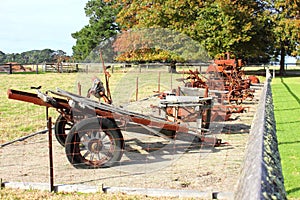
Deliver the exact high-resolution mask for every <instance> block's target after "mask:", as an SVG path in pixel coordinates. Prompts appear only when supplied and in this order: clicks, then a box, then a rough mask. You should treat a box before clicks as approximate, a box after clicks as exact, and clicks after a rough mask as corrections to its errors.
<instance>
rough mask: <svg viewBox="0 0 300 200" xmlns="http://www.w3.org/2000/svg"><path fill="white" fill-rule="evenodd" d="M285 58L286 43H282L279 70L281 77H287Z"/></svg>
mask: <svg viewBox="0 0 300 200" xmlns="http://www.w3.org/2000/svg"><path fill="white" fill-rule="evenodd" d="M284 58H285V48H284V43H283V42H282V43H281V50H280V70H279V74H280V76H285V75H286V73H285V68H284V64H285V62H284Z"/></svg>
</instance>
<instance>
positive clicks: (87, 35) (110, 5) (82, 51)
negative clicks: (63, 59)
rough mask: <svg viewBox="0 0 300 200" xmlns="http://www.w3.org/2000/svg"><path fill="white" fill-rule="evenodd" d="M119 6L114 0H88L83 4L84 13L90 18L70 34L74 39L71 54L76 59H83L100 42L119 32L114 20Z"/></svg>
mask: <svg viewBox="0 0 300 200" xmlns="http://www.w3.org/2000/svg"><path fill="white" fill-rule="evenodd" d="M118 12H119V6H115V1H109V2H108V1H103V0H89V1H88V2H87V4H86V6H85V14H86V16H87V17H89V18H90V20H89V24H88V25H86V26H84V27H83V28H82V29H81V30H80V31H77V32H75V33H73V34H72V37H73V38H74V39H76V45H75V46H73V48H72V49H73V56H74V58H75V59H76V60H84V59H85V58H86V57H87V56H88V55H89V54H90V53H91V52H92V50H93V49H94V48H96V47H97V46H98V45H100V43H101V42H103V41H105V40H106V39H109V38H111V37H112V36H114V35H116V34H117V33H118V32H119V26H118V24H117V23H116V22H115V19H116V15H117V13H118Z"/></svg>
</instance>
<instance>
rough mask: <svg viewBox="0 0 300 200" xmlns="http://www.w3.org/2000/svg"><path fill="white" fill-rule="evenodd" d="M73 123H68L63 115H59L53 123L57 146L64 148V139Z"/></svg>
mask: <svg viewBox="0 0 300 200" xmlns="http://www.w3.org/2000/svg"><path fill="white" fill-rule="evenodd" d="M73 125H74V123H73V122H71V121H68V120H67V119H66V118H65V117H64V116H63V115H61V114H60V115H59V116H58V118H57V119H56V122H55V128H54V130H55V137H56V139H57V141H58V142H59V144H61V145H62V146H63V147H64V146H65V142H66V138H67V135H68V133H69V132H70V130H71V128H72V127H73Z"/></svg>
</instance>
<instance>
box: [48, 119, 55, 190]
mask: <svg viewBox="0 0 300 200" xmlns="http://www.w3.org/2000/svg"><path fill="white" fill-rule="evenodd" d="M47 126H48V140H49V141H48V142H49V170H50V192H53V191H54V173H53V151H52V122H51V117H49V118H48V122H47Z"/></svg>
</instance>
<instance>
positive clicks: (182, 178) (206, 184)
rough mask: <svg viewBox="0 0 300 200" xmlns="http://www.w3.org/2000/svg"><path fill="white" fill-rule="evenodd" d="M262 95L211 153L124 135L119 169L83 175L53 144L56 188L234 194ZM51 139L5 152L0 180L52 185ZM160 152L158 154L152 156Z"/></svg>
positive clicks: (186, 145)
mask: <svg viewBox="0 0 300 200" xmlns="http://www.w3.org/2000/svg"><path fill="white" fill-rule="evenodd" d="M259 95H260V91H256V93H255V99H254V100H253V101H251V102H250V101H249V102H245V104H244V105H246V106H249V112H247V113H241V114H234V115H232V118H234V119H235V120H232V121H228V122H226V123H225V125H224V127H223V131H222V132H223V133H222V134H220V135H218V138H221V139H222V140H223V142H227V143H228V144H227V145H222V146H220V147H215V148H212V147H210V146H201V147H199V146H198V147H195V146H190V143H186V142H182V141H181V142H180V141H176V142H175V143H171V144H170V143H168V142H167V141H165V140H159V139H157V138H156V137H152V136H148V135H142V136H141V135H140V134H132V133H126V132H123V134H124V137H125V140H126V151H125V154H124V156H123V158H122V160H121V162H120V165H118V166H115V167H111V168H106V169H93V170H82V169H75V168H73V167H72V166H71V165H70V163H69V162H68V160H67V158H66V155H65V151H64V148H63V147H62V146H60V145H59V144H58V142H57V141H56V140H55V139H53V151H54V175H55V178H54V181H55V184H75V183H76V184H88V185H94V186H99V187H101V186H102V184H104V185H105V186H112V187H113V186H114V187H121V186H125V187H138V188H141V187H143V188H166V189H195V190H198V191H219V192H227V191H231V192H232V191H234V188H235V185H236V183H237V180H238V177H239V172H240V170H241V164H242V162H243V157H244V151H245V147H246V143H247V140H248V133H249V129H250V126H251V123H252V119H253V116H254V113H255V111H256V105H257V103H258V99H259ZM47 140H48V135H47V134H44V135H39V136H35V137H34V138H31V139H28V140H26V141H24V142H18V143H15V144H13V145H9V146H6V147H4V148H2V149H0V155H1V159H0V178H1V179H2V181H9V182H15V181H18V182H49V159H48V151H49V150H48V142H47ZM153 147H155V148H157V149H158V150H155V151H152V152H150V151H147V150H149V149H152V150H153V149H154V148H153Z"/></svg>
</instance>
